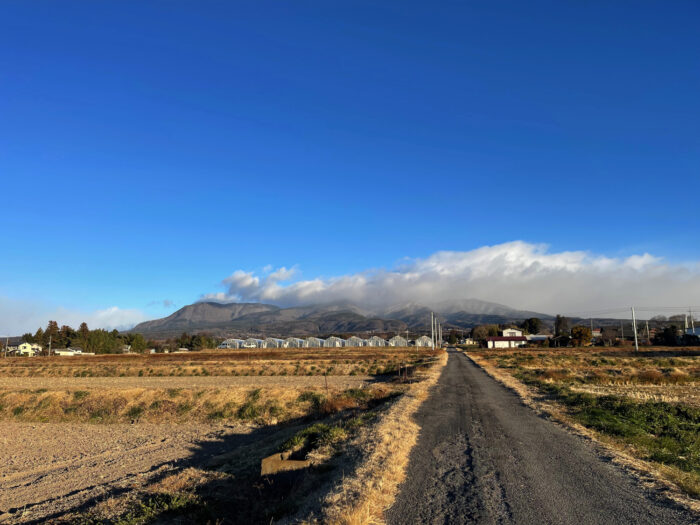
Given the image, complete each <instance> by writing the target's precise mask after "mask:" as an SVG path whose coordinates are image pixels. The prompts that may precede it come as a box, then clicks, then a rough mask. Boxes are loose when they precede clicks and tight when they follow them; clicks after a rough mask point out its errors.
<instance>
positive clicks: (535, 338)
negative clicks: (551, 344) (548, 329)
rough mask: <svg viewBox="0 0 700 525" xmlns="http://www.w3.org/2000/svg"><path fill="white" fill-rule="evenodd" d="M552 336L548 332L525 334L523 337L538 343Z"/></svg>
mask: <svg viewBox="0 0 700 525" xmlns="http://www.w3.org/2000/svg"><path fill="white" fill-rule="evenodd" d="M551 337H552V336H551V335H549V334H530V335H526V336H525V339H527V340H528V341H531V342H535V343H540V342H542V341H546V340H547V339H550V338H551Z"/></svg>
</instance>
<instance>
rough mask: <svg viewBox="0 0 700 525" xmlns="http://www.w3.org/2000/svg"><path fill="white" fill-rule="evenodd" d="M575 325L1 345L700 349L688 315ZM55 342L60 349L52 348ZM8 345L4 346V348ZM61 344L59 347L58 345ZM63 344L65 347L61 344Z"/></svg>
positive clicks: (60, 336)
mask: <svg viewBox="0 0 700 525" xmlns="http://www.w3.org/2000/svg"><path fill="white" fill-rule="evenodd" d="M569 322H570V320H569V319H568V318H566V317H563V316H556V319H555V320H554V323H553V326H552V324H551V323H550V324H549V326H546V325H545V324H544V323H543V322H542V321H541V320H540V319H538V318H530V319H525V320H524V321H522V322H521V323H519V324H510V325H495V324H490V325H480V326H476V327H474V328H472V329H471V330H462V329H457V328H453V327H449V328H447V329H446V330H447V334H446V336H445V337H444V339H443V337H442V332H440V336H438V335H437V332H436V333H435V334H434V336H433V337H431V336H428V335H417V334H416V337H415V338H410V337H408V333H409V332H407V333H406V337H404V336H403V335H399V334H396V335H393V336H392V337H389V336H386V335H385V336H382V335H381V334H380V335H370V334H367V335H366V336H365V337H361V336H359V335H345V336H343V337H341V336H337V335H330V336H327V337H304V338H300V337H286V338H279V337H245V338H243V337H242V338H226V339H223V338H215V337H210V336H208V335H206V334H194V335H188V334H187V333H183V334H182V335H181V336H180V337H177V338H174V339H171V340H167V341H157V340H146V339H145V338H144V337H143V336H142V335H140V334H133V333H128V334H122V333H118V332H117V331H116V330H114V331H112V332H107V331H105V330H101V329H97V330H89V329H88V328H87V326H86V325H85V324H84V323H83V324H82V325H81V327H80V328H79V330H77V331H75V330H72V329H71V328H70V327H66V326H63V327H61V328H60V329H59V328H58V326H57V325H56V323H55V322H54V321H50V322H49V326H48V327H47V330H46V331H44V330H43V329H41V328H40V329H39V330H37V333H36V334H25V335H23V336H22V337H21V338H20V339H19V340H16V339H17V338H14V339H15V340H13V341H10V340H9V338H8V339H7V340H6V341H3V342H2V343H0V346H1V347H2V353H1V354H0V355H2V356H3V357H34V356H40V355H55V356H90V355H95V354H105V353H110V354H129V353H139V354H143V353H151V354H153V353H177V352H188V351H193V350H202V349H206V348H218V349H255V348H259V349H275V348H280V349H281V348H340V347H357V348H362V347H420V348H431V347H436V346H444V344H450V345H460V346H467V347H469V346H473V347H477V346H478V347H484V348H492V349H499V348H527V347H560V348H565V347H571V346H575V347H582V346H625V345H632V344H633V343H635V342H636V343H637V344H638V345H657V346H680V345H683V346H695V345H700V327H698V328H696V327H695V320H694V319H693V318H692V316H691V317H688V316H672V317H671V318H669V319H665V318H654V319H653V320H650V321H644V322H641V323H638V325H637V330H636V333H635V329H634V326H635V325H633V324H631V323H629V322H625V321H620V322H619V325H617V326H616V325H614V324H608V325H606V326H603V327H595V326H593V322H592V321H590V324H589V325H588V326H586V325H584V324H576V325H574V326H572V327H569ZM52 342H53V343H54V346H53V347H52ZM3 343H4V344H3ZM47 343H48V344H47ZM56 343H58V345H56ZM61 343H63V344H61Z"/></svg>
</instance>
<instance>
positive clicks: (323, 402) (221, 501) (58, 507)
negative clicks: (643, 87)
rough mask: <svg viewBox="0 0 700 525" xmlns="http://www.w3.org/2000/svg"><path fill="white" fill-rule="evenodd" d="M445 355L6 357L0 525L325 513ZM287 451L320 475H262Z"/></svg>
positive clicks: (248, 519)
mask: <svg viewBox="0 0 700 525" xmlns="http://www.w3.org/2000/svg"><path fill="white" fill-rule="evenodd" d="M439 354H440V352H432V351H416V349H394V348H385V349H367V351H362V350H359V349H342V348H338V349H320V350H315V349H309V350H306V351H303V352H302V351H289V352H287V351H284V352H281V351H257V352H244V351H216V352H202V353H188V354H165V355H147V356H138V355H108V356H89V357H88V356H86V357H51V358H48V357H43V358H12V359H2V360H0V434H1V435H2V437H1V438H0V461H1V463H0V464H1V465H2V466H0V523H23V522H32V521H43V522H56V523H62V522H71V523H72V522H76V521H77V522H81V523H106V522H114V523H117V522H118V523H122V524H130V523H134V524H136V523H149V522H151V521H156V520H165V521H168V519H169V518H171V517H179V518H180V519H183V520H184V521H187V522H190V521H192V522H198V521H199V522H205V523H206V522H212V523H214V522H220V523H238V522H241V523H252V522H261V521H263V522H267V523H269V522H270V521H271V519H272V520H276V519H279V518H282V517H284V516H292V515H296V516H302V515H303V516H307V515H312V514H313V513H314V512H320V511H321V510H320V508H319V502H321V501H323V499H324V494H327V493H328V491H329V490H332V488H333V487H336V486H338V485H339V484H340V483H341V482H342V480H343V479H345V480H347V479H348V476H349V475H351V473H352V472H353V470H354V469H355V468H356V467H358V466H359V465H360V463H358V462H362V461H365V459H363V458H366V456H367V455H366V454H364V455H363V454H361V453H360V452H359V451H361V450H363V446H366V443H365V445H363V440H364V441H366V440H367V439H370V437H371V436H375V437H374V439H376V435H377V434H376V432H375V431H374V430H373V429H374V428H375V427H377V426H378V425H381V424H382V421H383V419H384V417H385V415H386V414H390V415H391V417H390V419H392V420H393V419H396V418H399V419H400V417H402V416H404V414H398V415H397V414H395V412H396V409H395V408H392V407H398V406H399V405H397V400H401V399H404V398H406V399H415V396H414V394H413V393H412V392H414V390H415V388H416V386H415V385H414V383H415V381H416V380H418V379H419V378H420V377H423V376H424V374H425V373H426V371H427V370H428V369H429V368H430V367H432V366H433V365H434V363H435V362H437V357H438V355H439ZM417 384H420V382H419V383H416V385H417ZM407 394H408V397H406V395H407ZM417 402H418V401H411V403H413V404H415V403H417ZM404 404H405V403H404ZM406 406H413V405H406ZM401 412H402V413H403V412H405V414H406V415H405V417H408V414H410V411H408V410H406V409H401ZM400 430H401V431H402V432H404V433H406V432H409V434H410V431H413V430H415V429H412V428H411V427H410V426H406V425H401V428H400ZM394 432H396V431H394ZM409 434H406V435H405V436H404V438H403V439H404V440H405V441H406V442H407V443H410V439H411V438H410V435H409ZM363 436H365V438H363ZM380 444H381V443H380ZM384 447H385V448H386V445H384ZM372 449H373V451H376V450H379V451H381V450H382V447H381V446H379V447H378V446H373V447H372ZM282 450H290V451H292V453H293V454H295V457H305V458H307V459H309V460H311V462H312V467H311V468H309V469H306V470H305V471H304V472H303V473H296V474H295V473H292V474H285V475H273V476H266V477H264V478H261V477H260V471H259V469H260V461H261V459H262V458H263V457H265V456H267V455H270V454H272V453H275V452H280V451H282ZM397 465H399V464H397ZM377 475H379V474H377ZM362 494H364V493H360V494H359V495H358V494H356V495H355V497H354V498H349V499H348V498H345V499H346V500H347V501H346V505H347V506H348V507H354V506H355V505H357V504H358V503H357V501H358V498H359V497H360V496H361V495H362ZM365 495H366V494H365ZM232 508H237V509H238V511H237V513H233V514H232V513H231V509H232ZM241 509H243V510H241Z"/></svg>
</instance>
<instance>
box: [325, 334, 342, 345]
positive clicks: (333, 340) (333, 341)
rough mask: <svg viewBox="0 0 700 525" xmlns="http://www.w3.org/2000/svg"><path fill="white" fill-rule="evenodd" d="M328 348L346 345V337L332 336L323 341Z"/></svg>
mask: <svg viewBox="0 0 700 525" xmlns="http://www.w3.org/2000/svg"><path fill="white" fill-rule="evenodd" d="M323 346H325V347H326V348H338V347H340V346H345V339H341V338H340V337H335V336H331V337H329V338H328V339H326V341H325V342H324V343H323Z"/></svg>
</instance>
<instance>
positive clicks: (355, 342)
mask: <svg viewBox="0 0 700 525" xmlns="http://www.w3.org/2000/svg"><path fill="white" fill-rule="evenodd" d="M345 346H352V347H355V346H364V341H363V340H362V338H361V337H357V336H356V335H353V336H352V337H348V338H347V339H346V341H345Z"/></svg>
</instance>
